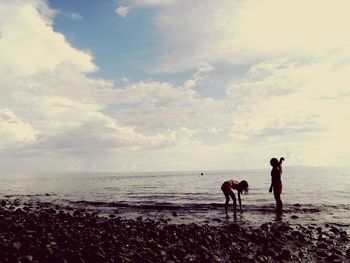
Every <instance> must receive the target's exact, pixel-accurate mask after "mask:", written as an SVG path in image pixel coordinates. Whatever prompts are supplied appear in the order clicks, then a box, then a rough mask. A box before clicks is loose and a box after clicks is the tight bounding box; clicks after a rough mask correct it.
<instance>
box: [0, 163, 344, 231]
mask: <svg viewBox="0 0 350 263" xmlns="http://www.w3.org/2000/svg"><path fill="white" fill-rule="evenodd" d="M201 173H203V175H201ZM349 178H350V169H347V168H308V167H288V166H284V168H283V174H282V181H283V194H282V201H283V203H284V209H285V212H284V214H283V216H282V218H281V217H277V218H276V215H275V214H274V205H275V203H274V198H273V194H270V193H269V192H268V188H269V186H270V180H271V178H270V169H269V168H267V169H265V170H236V171H195V172H145V173H79V174H24V173H23V174H2V175H1V176H0V198H2V199H5V198H8V199H18V200H21V201H23V202H24V201H25V202H35V201H50V202H53V203H57V204H61V205H68V206H73V207H75V208H85V209H88V210H95V211H98V212H99V213H100V214H103V215H109V214H114V215H116V216H126V217H137V216H142V217H156V218H163V219H167V220H169V221H172V222H174V223H182V222H197V223H216V224H218V223H219V224H220V223H222V222H227V220H230V221H232V220H236V221H238V222H241V223H249V224H260V223H262V222H263V221H270V220H276V219H277V220H287V221H289V222H291V223H295V224H303V223H314V224H319V223H334V224H339V225H343V226H348V225H350V181H349ZM229 179H235V180H238V181H240V180H247V181H248V183H249V193H248V194H244V195H242V204H243V209H244V213H243V215H239V216H238V217H237V218H236V219H235V218H233V217H232V216H230V218H229V219H226V217H225V214H224V209H223V203H224V201H225V198H224V196H223V194H222V192H221V190H220V187H221V184H222V183H223V182H224V181H226V180H229ZM230 204H232V201H230ZM229 209H232V207H231V206H230V208H229ZM230 214H231V213H230Z"/></svg>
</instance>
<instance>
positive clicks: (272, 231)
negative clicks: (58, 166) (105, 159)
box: [0, 199, 350, 263]
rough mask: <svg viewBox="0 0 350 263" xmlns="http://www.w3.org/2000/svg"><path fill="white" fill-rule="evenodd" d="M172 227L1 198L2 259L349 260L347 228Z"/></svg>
mask: <svg viewBox="0 0 350 263" xmlns="http://www.w3.org/2000/svg"><path fill="white" fill-rule="evenodd" d="M260 223H261V225H260V226H249V225H247V224H245V225H240V224H239V223H235V222H233V221H230V222H228V223H221V224H216V225H212V224H197V223H186V224H184V223H182V224H174V223H171V222H170V221H169V220H166V219H157V220H155V219H151V218H142V217H137V218H126V217H123V215H122V214H119V215H113V214H111V215H109V216H102V215H100V214H99V213H97V212H91V211H89V210H85V209H82V208H80V209H74V208H72V207H69V206H60V205H57V204H54V203H51V202H39V201H37V202H30V203H29V202H21V201H20V200H10V199H3V200H2V201H1V208H0V229H1V231H0V235H1V239H0V242H1V243H0V258H1V259H2V260H1V262H62V263H65V262H168V263H170V262H348V261H350V238H349V236H348V233H347V232H346V230H347V229H348V227H345V226H339V225H333V224H327V223H326V224H308V225H302V224H295V223H294V224H290V223H288V222H286V221H270V222H260Z"/></svg>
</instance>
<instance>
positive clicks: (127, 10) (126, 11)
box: [115, 6, 131, 17]
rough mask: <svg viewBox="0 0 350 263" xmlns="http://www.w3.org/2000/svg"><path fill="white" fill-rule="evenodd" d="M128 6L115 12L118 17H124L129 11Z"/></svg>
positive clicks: (121, 7)
mask: <svg viewBox="0 0 350 263" xmlns="http://www.w3.org/2000/svg"><path fill="white" fill-rule="evenodd" d="M130 8H131V7H130V6H119V7H118V8H117V9H116V10H115V12H116V14H117V15H118V16H121V17H126V16H127V15H128V13H129V11H130Z"/></svg>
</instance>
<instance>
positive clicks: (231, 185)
mask: <svg viewBox="0 0 350 263" xmlns="http://www.w3.org/2000/svg"><path fill="white" fill-rule="evenodd" d="M238 185H239V182H237V181H235V180H229V181H226V182H224V183H223V184H222V186H221V190H222V191H224V192H229V191H231V189H237V186H238Z"/></svg>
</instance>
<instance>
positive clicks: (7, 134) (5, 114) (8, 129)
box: [0, 109, 38, 149]
mask: <svg viewBox="0 0 350 263" xmlns="http://www.w3.org/2000/svg"><path fill="white" fill-rule="evenodd" d="M37 134H38V132H37V131H35V130H34V129H33V127H31V126H30V124H29V123H26V122H24V121H23V120H21V119H20V118H19V117H18V116H16V114H14V113H13V112H12V111H11V110H9V109H0V149H1V148H4V147H5V148H6V147H13V146H22V145H24V144H26V143H30V142H33V141H35V138H36V136H37Z"/></svg>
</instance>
